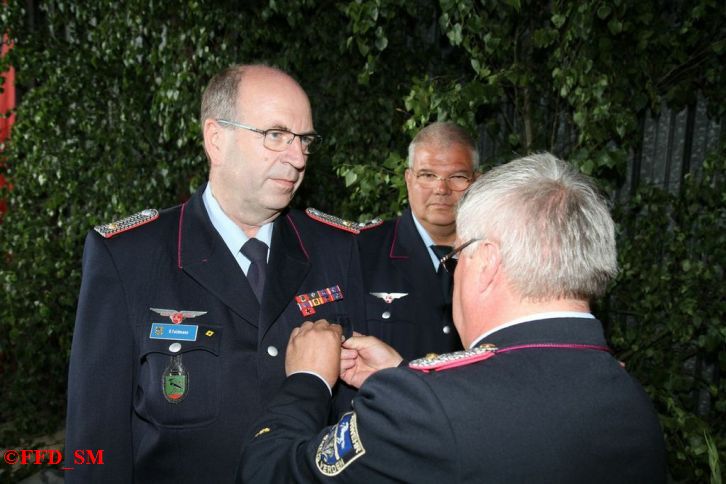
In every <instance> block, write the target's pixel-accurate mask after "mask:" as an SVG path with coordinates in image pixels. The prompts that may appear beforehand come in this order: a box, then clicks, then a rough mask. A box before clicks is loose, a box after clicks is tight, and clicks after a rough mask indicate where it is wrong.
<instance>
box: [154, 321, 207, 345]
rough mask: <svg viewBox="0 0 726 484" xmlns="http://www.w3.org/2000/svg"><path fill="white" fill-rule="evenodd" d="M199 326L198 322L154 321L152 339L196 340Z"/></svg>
mask: <svg viewBox="0 0 726 484" xmlns="http://www.w3.org/2000/svg"><path fill="white" fill-rule="evenodd" d="M198 329H199V326H197V325H196V324H164V323H153V324H152V325H151V333H150V334H149V338H151V339H171V340H176V341H196V340H197V330H198Z"/></svg>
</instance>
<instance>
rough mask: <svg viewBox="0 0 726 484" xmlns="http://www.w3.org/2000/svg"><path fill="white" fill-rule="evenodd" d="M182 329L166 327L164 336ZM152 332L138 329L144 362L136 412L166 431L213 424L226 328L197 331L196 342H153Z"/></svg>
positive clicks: (137, 393) (136, 401) (217, 405)
mask: <svg viewBox="0 0 726 484" xmlns="http://www.w3.org/2000/svg"><path fill="white" fill-rule="evenodd" d="M166 326H168V325H166ZM177 328H179V329H177ZM182 328H183V326H181V325H180V326H178V327H177V326H171V328H169V327H167V328H165V331H164V334H163V335H162V336H165V337H166V336H168V334H167V333H170V332H171V333H172V334H173V332H174V331H175V330H176V331H183V329H182ZM154 329H156V328H154ZM153 331H154V330H153V329H151V334H150V325H148V324H147V325H140V326H138V327H137V333H138V336H139V338H140V352H139V360H140V361H139V371H138V379H137V385H136V393H135V399H134V407H135V409H136V412H137V413H138V414H139V416H141V417H142V418H144V419H147V420H150V421H152V422H155V423H156V424H158V425H161V426H165V427H191V426H202V425H206V424H209V423H210V422H212V421H214V420H215V419H216V418H217V416H218V414H219V405H220V392H221V388H220V373H221V367H220V347H221V345H220V341H221V338H222V329H221V328H219V327H211V326H209V327H208V326H198V329H197V330H196V340H195V341H189V340H174V339H161V338H159V337H158V335H157V336H156V337H154V335H153ZM160 332H161V331H160ZM185 337H188V336H187V335H185Z"/></svg>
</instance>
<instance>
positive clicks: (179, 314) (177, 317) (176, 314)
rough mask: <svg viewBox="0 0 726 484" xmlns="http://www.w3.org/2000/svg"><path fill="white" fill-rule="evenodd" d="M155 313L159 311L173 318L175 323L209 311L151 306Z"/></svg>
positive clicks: (172, 320)
mask: <svg viewBox="0 0 726 484" xmlns="http://www.w3.org/2000/svg"><path fill="white" fill-rule="evenodd" d="M149 309H151V310H152V311H154V312H155V313H159V314H161V315H162V316H166V317H167V318H169V319H171V322H172V323H174V324H179V323H181V322H182V321H184V320H185V319H187V318H196V317H197V316H201V315H202V314H207V311H177V310H176V309H160V308H149Z"/></svg>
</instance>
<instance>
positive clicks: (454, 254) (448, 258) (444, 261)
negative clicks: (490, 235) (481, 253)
mask: <svg viewBox="0 0 726 484" xmlns="http://www.w3.org/2000/svg"><path fill="white" fill-rule="evenodd" d="M480 240H481V239H476V238H475V239H469V240H468V241H467V242H464V243H463V244H461V245H460V246H459V247H456V248H455V249H454V250H452V251H451V252H449V253H448V254H446V255H445V256H443V257H442V258H441V259H440V260H439V262H441V265H442V266H444V269H446V272H449V273H451V274H453V273H454V269H456V263H457V262H458V261H459V252H461V251H462V250H464V249H466V248H467V247H469V246H470V245H471V244H473V243H474V242H479V241H480Z"/></svg>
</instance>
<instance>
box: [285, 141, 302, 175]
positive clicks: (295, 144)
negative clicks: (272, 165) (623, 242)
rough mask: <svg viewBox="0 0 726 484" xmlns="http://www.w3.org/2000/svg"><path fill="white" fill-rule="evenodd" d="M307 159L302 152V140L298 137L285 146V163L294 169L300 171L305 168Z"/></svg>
mask: <svg viewBox="0 0 726 484" xmlns="http://www.w3.org/2000/svg"><path fill="white" fill-rule="evenodd" d="M307 157H308V155H306V154H305V153H304V151H303V145H302V140H301V139H300V137H299V136H295V137H294V138H293V140H292V141H291V142H290V143H288V145H287V149H286V150H285V161H286V162H287V163H290V164H291V165H292V166H294V167H295V168H296V169H298V170H302V169H303V168H305V162H306V161H307Z"/></svg>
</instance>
